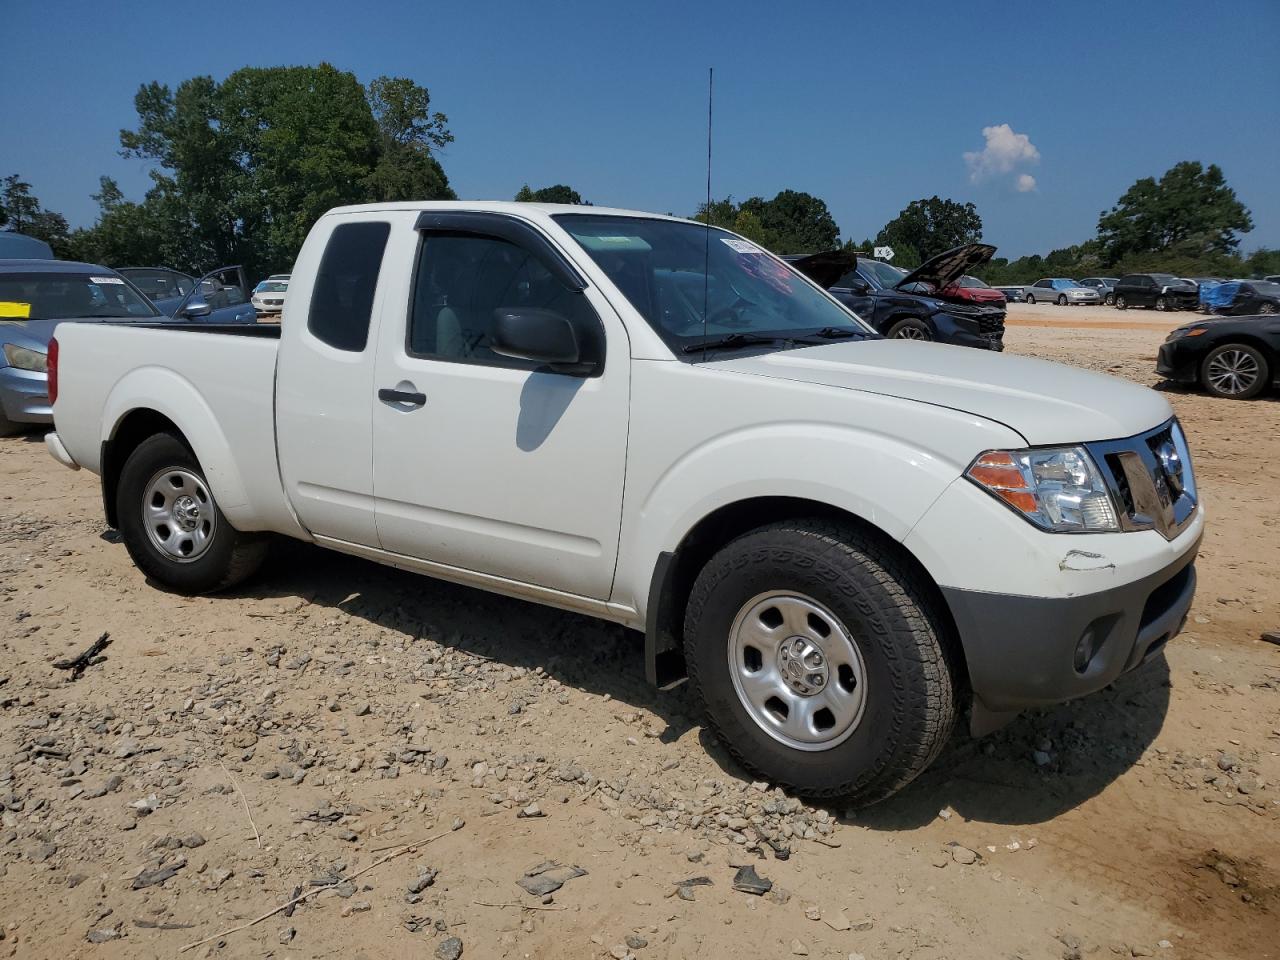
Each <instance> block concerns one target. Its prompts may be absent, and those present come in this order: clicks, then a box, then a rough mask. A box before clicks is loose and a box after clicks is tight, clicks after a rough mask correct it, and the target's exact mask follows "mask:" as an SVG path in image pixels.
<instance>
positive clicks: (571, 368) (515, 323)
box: [489, 307, 594, 373]
mask: <svg viewBox="0 0 1280 960" xmlns="http://www.w3.org/2000/svg"><path fill="white" fill-rule="evenodd" d="M489 340H490V347H491V348H492V349H493V352H494V353H498V354H501V355H502V356H504V357H514V358H515V359H517V360H532V361H533V362H534V363H545V364H547V365H548V366H550V367H552V368H553V369H554V368H559V369H560V372H563V373H588V372H590V369H591V368H592V367H594V365H593V364H590V363H586V364H584V363H583V362H582V351H581V348H580V347H579V345H578V335H577V332H576V331H575V330H574V329H573V324H572V323H570V322H569V320H568V318H567V317H565V316H563V315H562V314H559V313H556V312H555V311H554V310H541V309H537V308H534V307H500V308H498V309H497V310H495V311H494V312H493V324H492V327H491V329H490V336H489ZM584 368H585V369H584Z"/></svg>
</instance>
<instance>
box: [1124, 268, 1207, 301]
mask: <svg viewBox="0 0 1280 960" xmlns="http://www.w3.org/2000/svg"><path fill="white" fill-rule="evenodd" d="M1114 296H1115V304H1116V309H1117V310H1127V309H1128V308H1129V307H1154V308H1155V309H1157V310H1195V309H1196V308H1197V307H1199V306H1200V288H1199V287H1197V286H1196V285H1195V284H1194V283H1192V282H1191V281H1190V280H1183V279H1181V278H1180V277H1175V276H1174V275H1173V274H1171V273H1131V274H1129V275H1128V276H1124V277H1121V278H1120V282H1119V283H1117V284H1116V286H1115V290H1114Z"/></svg>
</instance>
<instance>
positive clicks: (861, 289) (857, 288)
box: [849, 277, 871, 296]
mask: <svg viewBox="0 0 1280 960" xmlns="http://www.w3.org/2000/svg"><path fill="white" fill-rule="evenodd" d="M849 289H850V290H852V291H853V292H854V293H856V294H858V296H865V295H866V294H868V293H870V292H871V284H869V283H867V281H865V280H863V279H862V278H861V277H854V278H853V279H852V280H850V281H849Z"/></svg>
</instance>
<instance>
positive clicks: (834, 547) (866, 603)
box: [684, 520, 956, 804]
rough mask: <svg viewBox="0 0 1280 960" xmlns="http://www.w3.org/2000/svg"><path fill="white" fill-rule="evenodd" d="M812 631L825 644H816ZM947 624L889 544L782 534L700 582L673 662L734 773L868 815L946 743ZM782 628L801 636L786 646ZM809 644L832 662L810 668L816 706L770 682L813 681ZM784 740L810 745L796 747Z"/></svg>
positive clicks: (751, 545)
mask: <svg viewBox="0 0 1280 960" xmlns="http://www.w3.org/2000/svg"><path fill="white" fill-rule="evenodd" d="M770 605H775V606H772V607H771V606H770ZM770 610H772V611H773V613H772V614H771V613H770ZM783 610H786V611H788V612H787V613H786V614H783V612H782V611H783ZM801 615H803V617H802V616H801ZM784 616H785V617H787V620H785V621H780V620H779V618H781V617H784ZM814 617H816V622H817V623H818V624H825V626H826V628H827V631H828V632H827V633H826V634H822V633H821V631H820V630H819V631H818V632H817V633H815V632H814V630H816V629H817V627H815V620H814V619H813V618H814ZM945 622H946V620H945V619H944V617H943V615H942V614H941V612H940V611H939V610H938V609H937V608H936V606H935V601H933V600H932V599H931V593H930V592H929V590H928V589H927V588H926V586H925V584H924V583H923V582H922V581H921V580H920V579H919V577H918V575H917V574H915V573H914V572H913V571H912V570H911V569H910V567H909V566H908V565H907V564H906V563H904V562H903V559H902V557H901V555H900V554H899V553H898V548H897V546H896V544H892V543H890V542H888V541H883V540H882V539H881V538H880V537H878V536H876V535H875V534H873V533H869V532H867V531H864V530H862V529H860V528H858V527H856V526H853V525H844V524H837V523H831V522H827V521H822V520H794V521H786V522H782V523H777V524H772V525H770V526H766V527H761V528H759V529H757V530H754V531H752V532H750V533H748V534H745V535H744V536H742V537H739V538H738V539H737V540H734V541H733V542H731V543H730V544H728V545H727V546H726V547H724V548H723V549H722V550H721V551H720V552H719V553H717V554H716V555H715V556H714V557H712V559H711V560H710V561H709V562H708V563H707V565H706V566H705V567H704V568H703V570H702V571H701V573H700V574H699V575H698V578H697V580H696V581H695V583H694V586H693V590H692V592H691V594H690V597H689V604H688V607H687V608H686V612H685V622H684V636H685V641H684V642H685V659H686V662H687V664H688V668H689V679H690V682H691V685H692V688H693V690H694V691H695V692H696V694H697V696H698V697H699V699H700V700H701V702H702V705H703V709H704V712H705V715H706V722H707V725H708V727H709V728H710V729H712V730H714V731H715V733H716V735H717V736H719V738H720V739H721V741H723V743H724V745H725V746H726V747H727V748H728V750H729V752H730V753H731V754H733V756H734V757H735V758H736V759H737V761H738V762H739V763H740V764H742V765H743V766H744V767H746V768H747V769H748V770H751V771H753V773H754V774H755V775H757V776H759V777H761V778H762V779H765V780H767V781H769V782H770V783H774V784H778V785H780V786H782V787H783V788H785V789H787V790H789V791H793V792H795V793H797V794H801V795H804V796H810V797H815V798H825V799H835V798H841V799H845V800H848V801H851V802H854V803H859V804H869V803H874V802H876V801H877V800H883V799H885V798H886V797H889V796H891V795H893V794H894V793H896V792H897V791H899V790H901V789H902V788H903V787H904V786H906V785H907V784H908V783H910V782H911V781H912V780H913V779H915V777H916V776H918V775H919V774H920V773H921V772H922V771H923V770H924V769H925V768H926V767H928V766H929V764H930V763H932V762H933V760H934V759H935V758H936V757H937V755H938V753H939V752H940V751H941V750H942V747H943V745H944V744H945V743H946V741H947V739H948V737H949V736H950V735H951V730H952V727H953V726H954V723H955V713H956V696H955V681H954V679H953V675H952V668H951V666H950V663H949V661H948V658H947V656H946V653H945V651H944V648H943V643H942V630H943V626H942V625H943V624H944V623H945ZM766 623H772V624H774V626H772V627H769V628H767V629H773V630H779V631H782V633H780V634H779V639H778V641H776V642H774V644H773V646H772V647H770V646H769V645H768V644H769V642H770V640H769V639H768V638H767V637H765V634H764V633H755V634H753V633H751V629H752V628H753V626H756V627H760V628H761V629H762V630H763V629H766V628H765V627H764V626H762V625H764V624H766ZM790 624H800V625H801V626H800V627H799V632H793V633H792V634H791V635H790V636H786V633H787V631H788V625H790ZM744 637H745V638H746V639H743V638H744ZM817 637H825V639H814V638H817ZM753 640H754V641H755V642H758V643H760V647H758V648H753V647H752V646H751V642H752V641H753ZM797 641H800V643H799V647H800V649H799V651H798V652H797V649H796V645H797ZM810 641H812V648H813V649H817V651H818V652H819V653H820V654H823V655H825V656H826V658H827V659H828V660H829V661H830V662H827V663H826V666H825V667H823V666H821V665H819V667H818V668H817V669H820V670H823V671H825V676H826V679H825V681H824V682H823V683H822V685H821V686H820V687H817V688H816V689H818V690H819V691H820V692H819V693H810V694H809V695H807V696H806V695H803V694H801V693H799V692H797V691H796V690H795V689H793V688H792V687H791V686H788V685H787V684H788V683H791V684H794V683H798V682H808V681H809V680H813V679H815V678H814V676H813V675H808V674H806V675H804V677H801V679H800V680H796V679H795V676H796V675H795V674H794V672H791V673H790V675H791V676H792V678H793V679H792V680H791V681H787V682H786V683H784V682H783V680H782V676H783V674H784V672H788V671H793V665H796V664H799V669H800V670H801V671H804V670H808V669H811V666H809V665H806V661H805V658H806V657H810V656H811V655H812V652H813V649H810V650H809V653H805V649H806V648H804V644H809V643H810ZM819 645H821V646H819ZM752 650H754V653H752V652H751V651H752ZM738 658H741V659H740V660H739V659H738ZM822 662H826V661H822ZM832 664H835V666H836V669H835V670H834V671H832V670H831V669H830V667H831V665H832ZM765 667H770V671H769V672H768V673H767V674H764V673H763V671H764V668H765ZM753 668H754V669H757V673H758V674H759V676H757V675H756V674H752V673H751V670H752V669H753ZM859 673H861V678H860V679H859ZM762 684H763V686H761V685H762ZM748 688H751V689H752V690H753V691H754V699H752V694H749V693H747V692H745V691H747V690H748ZM813 689H815V688H813V687H811V688H810V690H813ZM740 690H742V691H744V692H739V691H740ZM770 693H776V694H777V695H776V696H772V697H771V696H770ZM828 696H831V697H834V698H835V700H834V701H832V702H838V703H839V704H840V707H839V713H840V716H837V715H836V712H833V711H831V710H828V711H827V715H826V718H825V719H824V718H822V713H823V711H822V709H821V706H822V704H824V703H826V702H827V701H826V700H825V698H826V697H828ZM783 698H785V701H784V699H783ZM859 698H860V704H861V705H860V706H857V705H856V704H855V703H854V700H857V699H859ZM774 701H776V703H775V702H774ZM752 704H754V705H752ZM780 705H781V706H786V707H787V709H786V714H785V716H784V715H783V714H782V713H781V712H780V710H781V706H780ZM793 706H794V708H795V710H796V711H797V712H796V713H795V718H796V723H793V724H792V725H790V726H788V725H787V721H788V720H790V719H791V709H792V707H793ZM855 707H856V710H855ZM806 717H808V718H809V719H808V722H807V723H806V722H802V721H804V719H805V718H806ZM762 718H763V719H762ZM828 721H829V722H828ZM823 723H826V724H827V725H826V728H825V729H820V727H821V725H822V724H823ZM771 731H772V732H771ZM788 731H791V732H795V733H796V734H797V736H800V737H807V738H810V741H809V742H808V743H807V744H804V745H800V746H797V745H796V743H797V742H798V740H796V739H795V738H793V737H792V736H791V733H790V732H788Z"/></svg>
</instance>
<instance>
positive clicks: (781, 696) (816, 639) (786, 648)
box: [728, 591, 867, 753]
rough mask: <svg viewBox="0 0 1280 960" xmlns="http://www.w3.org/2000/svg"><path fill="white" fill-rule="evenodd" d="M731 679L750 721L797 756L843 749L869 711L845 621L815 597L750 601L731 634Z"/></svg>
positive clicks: (777, 594) (862, 670) (861, 665)
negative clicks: (798, 752) (840, 746)
mask: <svg viewBox="0 0 1280 960" xmlns="http://www.w3.org/2000/svg"><path fill="white" fill-rule="evenodd" d="M728 646H729V676H730V677H731V678H732V680H733V689H734V691H735V692H736V693H737V695H738V701H739V702H740V703H741V704H742V706H743V709H745V710H746V712H747V716H749V717H750V718H751V719H752V720H753V721H754V722H755V724H756V726H758V727H759V728H760V729H761V730H763V731H764V732H765V733H767V734H768V735H769V736H770V737H772V738H773V739H774V740H777V741H778V742H779V743H782V744H784V745H785V746H788V747H791V748H792V749H794V750H803V751H805V752H810V753H812V752H817V751H821V750H830V749H832V748H833V747H837V746H839V745H840V744H841V743H844V741H845V740H847V739H849V737H850V736H851V735H852V734H853V732H854V731H855V730H857V729H858V726H859V724H860V723H861V722H862V715H863V712H864V710H865V708H866V700H867V694H866V690H867V683H866V674H867V671H866V664H865V662H864V661H863V659H862V651H861V650H860V649H859V648H858V644H857V643H856V642H855V641H854V639H853V637H852V636H851V635H850V633H849V631H848V630H847V629H846V628H845V626H844V624H843V623H841V622H840V620H839V618H838V617H836V616H835V614H833V613H832V612H831V611H830V610H828V609H827V608H826V607H825V606H823V605H822V604H820V603H818V601H816V600H814V599H813V598H812V597H809V596H806V595H804V594H802V593H794V592H789V591H772V592H769V593H762V594H759V595H757V596H755V597H752V598H751V599H750V600H748V601H747V602H746V603H745V604H743V605H742V608H741V609H740V610H739V611H738V615H737V616H736V617H735V618H734V620H733V626H732V627H731V628H730V630H729V645H728Z"/></svg>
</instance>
